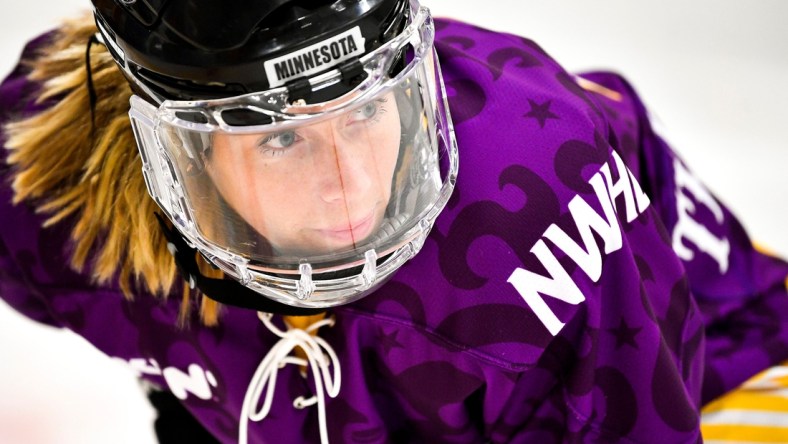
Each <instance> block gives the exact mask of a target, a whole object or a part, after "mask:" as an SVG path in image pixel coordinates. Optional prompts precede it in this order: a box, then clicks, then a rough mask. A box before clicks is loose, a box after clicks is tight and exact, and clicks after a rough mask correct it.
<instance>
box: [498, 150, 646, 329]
mask: <svg viewBox="0 0 788 444" xmlns="http://www.w3.org/2000/svg"><path fill="white" fill-rule="evenodd" d="M613 159H614V161H615V162H616V168H617V170H618V174H619V179H618V181H617V182H615V183H614V182H613V179H612V175H611V173H610V165H609V164H607V163H606V164H604V165H603V166H602V167H601V168H600V170H599V172H597V173H596V174H594V176H593V177H591V180H589V181H588V183H589V184H591V186H592V187H593V188H594V191H595V192H596V196H597V199H598V200H599V204H600V206H601V207H602V211H603V212H604V217H602V216H601V215H599V214H598V213H597V212H596V211H594V210H593V208H591V206H590V205H589V204H588V202H586V201H585V200H584V199H583V198H582V197H580V196H579V195H576V196H574V197H573V198H572V200H571V201H570V202H569V206H568V207H569V213H570V214H571V215H572V220H573V221H574V223H575V226H576V227H577V230H578V232H579V233H580V240H581V241H582V244H583V246H582V247H581V246H580V243H579V242H577V241H575V240H573V239H572V238H570V237H569V235H567V234H566V232H565V231H564V230H562V229H561V228H559V227H558V225H556V224H552V225H550V226H549V227H547V230H545V232H544V233H543V234H542V237H543V238H545V239H549V240H550V241H551V242H552V243H553V244H555V246H556V247H558V248H559V249H561V251H563V252H564V253H565V254H566V255H567V256H568V257H569V258H570V259H572V260H573V261H574V262H575V263H576V264H577V265H578V267H580V268H581V269H582V270H583V271H584V272H585V273H586V274H587V275H588V277H589V278H590V279H591V280H592V281H593V282H597V281H598V280H599V278H600V277H601V275H602V254H601V253H600V251H599V246H598V245H597V243H596V239H595V238H594V235H593V233H592V230H593V231H594V232H596V233H597V234H598V235H599V236H600V237H601V238H602V241H603V243H604V245H605V254H611V253H613V252H615V251H618V250H619V249H621V247H622V242H623V240H622V234H621V225H620V223H619V221H618V218H617V217H616V213H617V212H618V209H617V208H615V201H616V197H618V196H620V195H621V194H623V195H624V205H625V211H626V218H627V222H632V221H633V220H634V219H635V218H636V217H637V216H638V215H639V214H641V213H642V212H643V211H645V210H646V208H648V206H649V204H650V203H651V201H650V200H649V198H648V196H646V194H645V193H643V190H642V188H641V187H640V184H638V182H637V180H635V176H634V175H633V174H632V172H631V171H630V170H629V169H628V168H627V167H626V165H624V162H623V161H622V160H621V157H619V156H618V154H616V153H615V152H614V153H613ZM602 177H604V182H603V179H602ZM605 184H607V187H606V186H605ZM633 188H634V194H633ZM636 204H637V208H636ZM531 253H533V254H534V255H535V256H536V258H537V259H539V262H540V263H541V264H542V266H543V267H544V268H545V269H546V270H547V274H548V276H549V277H546V276H542V275H540V274H536V273H533V272H531V271H529V270H526V269H523V268H517V269H515V270H514V271H513V272H512V274H511V275H510V276H509V278H508V279H507V282H509V283H510V284H512V285H513V286H514V288H515V289H516V290H517V292H518V293H519V294H520V296H521V297H522V298H523V300H524V301H525V302H526V304H528V306H529V307H530V308H531V309H532V310H533V311H534V313H535V314H536V316H537V317H538V318H539V320H540V321H542V323H543V324H544V326H545V327H547V330H548V331H549V332H550V334H552V335H553V336H555V335H557V334H558V333H559V332H560V331H561V329H562V328H563V327H564V325H565V324H564V322H562V321H561V320H560V319H558V317H557V316H556V315H555V313H554V312H553V311H552V310H551V309H550V307H549V306H548V305H547V303H546V302H545V300H544V299H543V298H542V296H541V295H545V296H550V297H552V298H554V299H558V300H561V301H563V302H566V303H569V304H572V305H577V304H579V303H581V302H583V301H585V296H584V295H583V293H582V292H581V291H580V288H579V287H578V286H577V283H576V282H575V281H574V280H572V278H571V277H570V276H569V273H567V272H566V270H565V269H564V267H563V266H562V265H561V263H560V262H558V259H556V257H555V255H554V254H553V253H552V251H550V249H549V248H548V247H547V244H545V242H544V240H543V239H539V240H538V241H537V242H536V243H535V244H534V246H533V247H532V248H531Z"/></svg>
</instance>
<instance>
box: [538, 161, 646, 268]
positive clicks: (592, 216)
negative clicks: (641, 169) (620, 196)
mask: <svg viewBox="0 0 788 444" xmlns="http://www.w3.org/2000/svg"><path fill="white" fill-rule="evenodd" d="M605 166H607V165H605ZM624 177H626V176H625V175H624ZM627 182H628V181H627ZM589 183H590V184H591V185H592V186H593V187H594V191H596V196H597V199H599V203H600V204H601V205H602V209H603V211H604V212H605V217H606V218H607V220H608V221H609V222H607V221H605V219H603V218H602V217H601V216H600V215H599V214H597V213H596V211H594V210H593V209H592V208H591V206H590V205H588V203H587V202H586V201H585V200H583V198H582V197H580V196H575V197H574V198H572V200H571V201H570V202H569V212H570V213H571V214H572V219H573V220H574V221H575V225H576V226H577V230H578V231H579V232H580V238H581V239H582V240H583V245H584V246H585V251H584V250H583V248H581V247H580V245H578V243H577V242H575V241H574V240H572V238H570V237H569V235H567V234H566V233H565V232H564V230H562V229H560V228H558V225H556V224H552V225H550V226H549V227H547V230H546V231H545V232H544V234H543V236H544V237H545V238H547V239H550V240H551V241H552V242H553V243H554V244H555V245H556V246H557V247H558V248H560V249H561V250H562V251H563V252H564V253H566V254H567V255H568V256H569V257H570V258H572V260H573V261H575V263H576V264H577V265H578V266H579V267H580V268H582V269H583V271H585V272H586V274H587V275H588V277H589V278H591V280H592V281H594V282H596V281H598V280H599V277H600V276H601V274H602V254H601V253H600V252H599V247H598V246H597V244H596V240H595V239H594V235H593V234H592V233H591V230H592V229H593V230H594V231H596V232H597V233H598V234H599V235H600V236H601V237H602V239H603V240H604V243H605V253H606V254H610V253H612V252H614V251H617V250H618V249H620V248H621V227H620V226H619V224H618V219H616V215H615V213H614V212H613V205H612V204H611V199H612V195H611V196H608V194H607V193H606V192H605V185H604V184H602V178H601V176H600V175H599V173H596V174H594V177H592V178H591V180H590V181H589ZM619 183H621V182H619ZM628 186H629V184H628V183H627V187H628ZM633 203H634V202H633Z"/></svg>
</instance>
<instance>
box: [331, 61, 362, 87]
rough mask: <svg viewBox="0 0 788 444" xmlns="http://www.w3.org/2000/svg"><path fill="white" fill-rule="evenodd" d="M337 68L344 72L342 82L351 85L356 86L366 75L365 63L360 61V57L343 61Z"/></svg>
mask: <svg viewBox="0 0 788 444" xmlns="http://www.w3.org/2000/svg"><path fill="white" fill-rule="evenodd" d="M337 69H338V70H339V72H340V73H342V83H344V84H345V85H347V86H349V87H355V86H356V85H358V84H359V83H361V81H362V80H364V78H365V77H366V71H364V65H362V64H361V62H359V60H358V58H352V59H350V60H348V61H346V62H343V63H341V64H340V65H339V66H338V67H337Z"/></svg>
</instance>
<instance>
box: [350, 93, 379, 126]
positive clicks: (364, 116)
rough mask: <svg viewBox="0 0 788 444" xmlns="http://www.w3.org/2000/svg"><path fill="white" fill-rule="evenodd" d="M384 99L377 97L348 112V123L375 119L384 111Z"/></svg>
mask: <svg viewBox="0 0 788 444" xmlns="http://www.w3.org/2000/svg"><path fill="white" fill-rule="evenodd" d="M385 102H386V99H377V100H373V101H372V102H369V103H367V104H366V105H364V106H362V107H361V108H358V109H357V110H355V111H353V112H352V113H350V118H349V119H348V123H349V124H350V123H355V122H366V121H373V122H374V121H376V120H377V119H378V118H379V117H380V114H382V113H384V112H385V111H386V109H385V105H384V103H385Z"/></svg>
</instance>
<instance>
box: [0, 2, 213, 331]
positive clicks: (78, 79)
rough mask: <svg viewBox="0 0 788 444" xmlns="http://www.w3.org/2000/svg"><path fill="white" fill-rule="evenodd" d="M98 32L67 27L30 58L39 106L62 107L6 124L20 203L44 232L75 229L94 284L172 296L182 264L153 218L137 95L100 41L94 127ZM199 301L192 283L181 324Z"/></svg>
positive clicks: (204, 311) (79, 254)
mask: <svg viewBox="0 0 788 444" xmlns="http://www.w3.org/2000/svg"><path fill="white" fill-rule="evenodd" d="M95 32H96V28H95V25H94V23H93V20H92V17H91V16H90V15H86V16H84V17H81V18H79V19H76V20H72V21H68V22H66V23H64V25H63V26H62V27H61V28H60V29H59V31H58V32H57V33H56V34H55V35H54V36H53V37H52V39H51V40H50V43H48V44H47V45H46V46H45V47H44V48H42V50H41V51H40V53H39V54H38V56H37V57H36V58H35V60H33V61H32V62H29V63H30V66H31V72H30V74H29V75H28V78H29V79H30V80H31V81H33V82H36V83H39V84H40V85H41V91H40V93H39V96H38V99H37V101H38V102H39V103H41V102H44V101H47V100H49V99H54V101H55V102H56V103H55V104H54V105H53V106H51V107H49V108H47V109H46V110H44V111H42V112H40V113H38V114H35V115H33V116H30V117H27V118H24V119H21V120H18V121H15V122H11V123H9V124H7V125H6V127H5V131H6V134H7V135H8V141H7V142H6V148H7V149H8V150H9V156H8V163H9V164H10V165H11V166H12V167H13V168H14V173H15V174H14V177H13V184H12V186H13V191H14V204H19V203H21V202H28V203H30V204H31V205H33V206H34V207H35V209H36V212H38V213H42V214H46V215H47V219H46V220H45V222H44V227H45V228H46V227H50V226H52V225H55V224H59V223H63V222H64V221H65V220H68V221H70V222H69V223H73V225H71V236H70V238H71V241H72V242H73V245H74V248H73V253H72V255H71V262H70V265H71V267H72V268H73V269H75V270H77V271H80V272H81V271H84V270H85V269H86V267H87V268H89V270H90V274H91V278H92V279H93V281H94V282H95V283H97V284H107V283H109V282H110V281H112V280H113V279H114V278H117V279H118V284H119V286H120V289H121V290H122V292H123V295H124V296H125V297H126V298H127V299H129V300H131V299H133V296H134V290H135V289H137V288H140V287H142V288H144V290H146V291H148V292H149V293H151V294H154V295H156V296H158V297H162V298H166V297H167V296H168V295H169V294H170V293H171V292H172V291H173V285H174V281H175V275H176V266H175V263H174V259H173V258H172V256H171V255H170V253H169V252H168V251H167V241H166V240H165V238H164V235H163V234H162V232H161V230H160V228H159V226H158V222H157V220H156V218H155V216H154V213H155V212H156V211H157V210H158V207H157V206H156V204H155V203H154V201H153V200H152V199H151V198H150V196H149V195H148V193H147V190H146V188H145V182H144V179H143V176H142V171H141V168H142V165H141V160H140V157H139V154H138V152H137V148H136V143H135V141H134V136H133V133H132V130H131V124H130V122H129V118H128V114H127V112H128V106H129V105H128V103H129V98H130V96H131V90H130V88H129V86H128V84H127V82H126V79H125V78H124V77H123V75H122V74H121V72H120V70H119V69H118V68H117V66H116V65H115V62H114V61H113V59H112V57H111V56H110V54H109V52H108V51H107V50H106V48H105V47H103V46H101V45H93V46H92V48H91V49H90V74H91V75H92V80H93V87H94V90H95V92H96V97H97V100H96V102H95V108H94V110H95V122H94V123H95V126H93V125H92V122H91V112H90V107H91V104H90V98H89V94H88V88H87V86H86V85H87V76H88V71H87V67H86V57H85V51H86V45H87V44H88V43H87V42H88V41H89V38H90V36H91V35H93V34H95ZM197 256H198V263H199V260H200V259H201V256H200V255H197ZM89 261H90V264H88V262H89ZM203 265H204V266H201V269H203V270H205V271H206V272H208V271H209V270H210V271H213V272H214V274H215V273H216V272H215V271H214V270H211V267H210V266H207V265H206V264H203ZM192 296H193V295H192V293H191V292H190V291H189V288H188V286H185V287H184V289H183V299H182V303H181V310H180V323H181V325H185V324H186V322H187V321H188V319H189V315H190V313H191V308H190V307H191V306H190V302H191V299H192ZM201 299H202V300H201V304H200V318H201V319H202V322H203V324H205V325H216V324H217V323H218V316H219V311H220V306H219V304H218V303H216V302H215V301H213V300H211V299H209V298H205V297H202V298H201Z"/></svg>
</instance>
